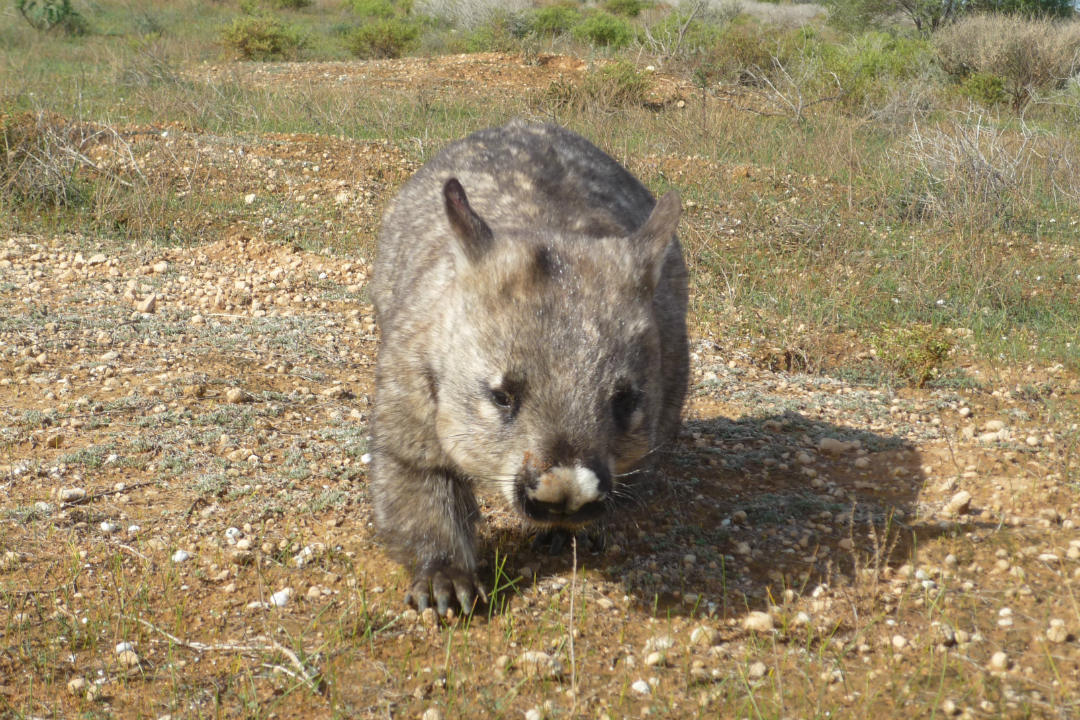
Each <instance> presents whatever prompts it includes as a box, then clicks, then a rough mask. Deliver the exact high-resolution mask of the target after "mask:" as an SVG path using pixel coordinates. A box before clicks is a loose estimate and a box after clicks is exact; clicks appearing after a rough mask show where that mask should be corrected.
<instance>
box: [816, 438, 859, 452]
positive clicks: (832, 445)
mask: <svg viewBox="0 0 1080 720" xmlns="http://www.w3.org/2000/svg"><path fill="white" fill-rule="evenodd" d="M851 449H852V443H849V442H844V441H843V440H838V439H836V438H831V437H823V438H821V440H819V441H818V450H820V451H821V452H824V453H829V454H830V455H842V454H844V453H846V452H847V451H849V450H851Z"/></svg>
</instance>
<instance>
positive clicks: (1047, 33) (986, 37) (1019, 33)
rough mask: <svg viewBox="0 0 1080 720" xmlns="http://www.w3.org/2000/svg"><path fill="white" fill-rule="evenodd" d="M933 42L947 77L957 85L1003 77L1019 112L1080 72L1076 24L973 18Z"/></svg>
mask: <svg viewBox="0 0 1080 720" xmlns="http://www.w3.org/2000/svg"><path fill="white" fill-rule="evenodd" d="M933 40H934V48H935V49H936V51H937V57H938V60H939V62H940V63H941V67H942V68H944V70H945V71H946V72H947V73H949V74H950V75H953V76H954V77H955V78H957V80H959V81H963V80H965V79H966V78H968V77H970V76H973V75H976V74H980V73H981V74H988V75H994V76H997V77H999V78H1001V80H1002V85H1003V88H1002V89H1003V91H1004V92H1005V94H1006V95H1007V96H1008V98H1009V100H1010V102H1011V104H1012V106H1013V109H1014V110H1016V111H1017V112H1019V111H1020V110H1022V109H1023V108H1024V106H1025V105H1027V103H1028V101H1029V100H1030V99H1031V97H1032V95H1033V94H1034V93H1036V92H1039V91H1041V90H1046V89H1049V88H1052V87H1055V86H1060V85H1064V84H1065V83H1066V82H1067V81H1068V79H1069V78H1071V77H1072V76H1073V75H1075V74H1076V72H1077V70H1078V69H1080V21H1076V20H1074V21H1071V22H1054V21H1052V20H1049V19H1045V18H1044V19H1032V18H1024V17H1018V16H1009V15H972V16H969V17H965V18H963V19H961V20H959V21H958V22H956V23H954V24H952V25H950V26H948V27H946V28H943V29H941V30H939V31H938V32H937V33H936V34H935V35H934V39H933Z"/></svg>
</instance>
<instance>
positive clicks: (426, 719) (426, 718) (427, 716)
mask: <svg viewBox="0 0 1080 720" xmlns="http://www.w3.org/2000/svg"><path fill="white" fill-rule="evenodd" d="M420 720H443V713H442V710H440V709H439V708H437V707H429V708H428V709H427V710H425V711H424V714H423V715H421V716H420Z"/></svg>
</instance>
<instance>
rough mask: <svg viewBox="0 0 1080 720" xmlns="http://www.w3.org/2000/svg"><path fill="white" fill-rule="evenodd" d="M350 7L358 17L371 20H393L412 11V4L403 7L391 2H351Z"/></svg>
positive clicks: (374, 0)
mask: <svg viewBox="0 0 1080 720" xmlns="http://www.w3.org/2000/svg"><path fill="white" fill-rule="evenodd" d="M348 5H349V7H350V8H351V9H352V11H353V12H354V13H356V14H357V15H363V16H364V17H369V18H392V17H394V16H395V15H399V14H400V15H407V14H408V13H409V11H410V10H411V9H412V3H408V4H407V6H402V5H401V4H400V3H399V4H398V5H397V6H396V7H395V4H394V3H392V2H391V1H390V0H349V3H348Z"/></svg>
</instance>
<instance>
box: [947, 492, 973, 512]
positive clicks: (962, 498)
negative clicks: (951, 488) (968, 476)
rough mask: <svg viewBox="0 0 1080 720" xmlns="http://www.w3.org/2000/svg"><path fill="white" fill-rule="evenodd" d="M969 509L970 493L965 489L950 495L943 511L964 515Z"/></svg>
mask: <svg viewBox="0 0 1080 720" xmlns="http://www.w3.org/2000/svg"><path fill="white" fill-rule="evenodd" d="M970 509H971V493H969V492H968V491H967V490H961V491H960V492H958V493H956V494H955V495H953V496H952V499H951V500H949V502H948V504H947V505H945V513H946V514H947V515H964V514H965V513H967V511H968V510H970Z"/></svg>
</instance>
